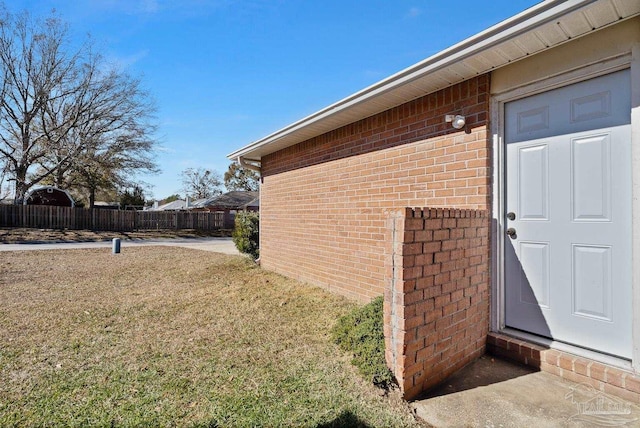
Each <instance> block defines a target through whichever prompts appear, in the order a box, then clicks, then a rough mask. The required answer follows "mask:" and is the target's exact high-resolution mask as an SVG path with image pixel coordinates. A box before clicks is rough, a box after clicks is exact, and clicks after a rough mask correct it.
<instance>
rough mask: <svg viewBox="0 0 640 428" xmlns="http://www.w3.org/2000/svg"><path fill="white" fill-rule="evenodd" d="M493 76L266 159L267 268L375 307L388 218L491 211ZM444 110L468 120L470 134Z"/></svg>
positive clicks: (263, 204) (264, 250)
mask: <svg viewBox="0 0 640 428" xmlns="http://www.w3.org/2000/svg"><path fill="white" fill-rule="evenodd" d="M488 89H489V78H488V75H483V76H479V77H477V78H474V79H470V80H468V81H465V82H462V83H459V84H456V85H454V86H452V87H449V88H447V89H444V90H441V91H439V92H436V93H434V94H430V95H427V96H424V97H422V98H419V99H417V100H414V101H411V102H409V103H406V104H403V105H401V106H399V107H396V108H393V109H391V110H388V111H385V112H383V113H380V114H377V115H374V116H372V117H369V118H367V119H363V120H360V121H358V122H355V123H353V124H350V125H347V126H345V127H342V128H339V129H337V130H335V131H331V132H329V133H327V134H324V135H321V136H319V137H316V138H313V139H311V140H308V141H305V142H302V143H300V144H298V145H296V146H293V147H290V148H287V149H283V150H281V151H278V152H276V153H273V154H271V155H268V156H265V157H263V159H262V176H263V183H262V187H261V201H260V203H261V206H260V210H261V235H260V237H261V248H260V255H261V263H262V266H264V267H265V268H266V269H270V270H273V271H276V272H279V273H282V274H284V275H287V276H289V277H293V278H296V279H299V280H302V281H305V282H309V283H313V284H316V285H320V286H323V287H325V288H327V289H330V290H333V291H337V292H339V293H341V294H344V295H347V296H350V297H354V298H357V299H360V300H363V301H367V300H369V299H370V298H372V297H375V296H379V295H381V294H382V293H383V291H384V278H385V277H384V271H385V268H384V260H385V251H387V248H386V247H385V245H386V244H385V234H386V218H385V212H386V211H389V210H393V209H398V208H403V207H406V206H432V207H451V206H455V207H458V208H472V209H477V208H479V209H487V208H488V206H489V194H490V193H489V190H490V189H489V184H490V177H489V175H490V170H489V166H490V159H489V156H490V154H489V153H490V150H489V147H490V146H489V141H488V135H487V112H488V94H487V91H488ZM445 114H463V115H465V116H466V117H467V127H466V129H465V130H460V131H458V130H455V129H452V128H451V125H450V124H447V123H445V122H444V115H445Z"/></svg>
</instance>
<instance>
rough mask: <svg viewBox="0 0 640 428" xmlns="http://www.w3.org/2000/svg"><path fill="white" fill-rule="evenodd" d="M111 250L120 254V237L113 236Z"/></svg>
mask: <svg viewBox="0 0 640 428" xmlns="http://www.w3.org/2000/svg"><path fill="white" fill-rule="evenodd" d="M111 252H112V253H113V254H120V238H113V247H112V250H111Z"/></svg>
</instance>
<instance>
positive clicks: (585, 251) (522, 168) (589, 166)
mask: <svg viewBox="0 0 640 428" xmlns="http://www.w3.org/2000/svg"><path fill="white" fill-rule="evenodd" d="M629 93H630V87H629V72H628V71H621V72H616V73H613V74H611V75H607V76H603V77H600V78H597V79H592V80H590V81H588V82H582V83H579V84H576V85H570V86H567V87H564V88H560V89H557V90H554V91H550V92H547V93H544V94H539V95H536V96H534V97H529V98H525V99H523V100H518V101H514V102H512V103H507V104H506V105H505V129H506V130H505V139H506V141H505V143H506V180H505V181H506V195H505V197H506V201H505V207H506V212H511V213H513V214H515V219H513V220H510V219H509V218H505V225H506V228H511V229H512V231H510V232H513V233H511V235H509V236H505V254H504V261H505V321H506V325H507V326H509V327H513V328H517V329H520V330H524V331H527V332H531V333H534V334H538V335H541V336H545V337H549V338H552V339H554V340H557V341H562V342H566V343H570V344H574V345H577V346H581V347H585V348H589V349H594V350H597V351H601V352H605V353H608V354H612V355H616V356H621V357H624V358H630V357H631V327H632V326H631V159H630V157H631V156H630V154H631V126H630V125H629V123H630V111H631V107H630V99H629V98H630V96H629ZM621 105H622V107H620V106H621ZM625 106H626V107H625ZM625 112H626V113H625ZM534 137H537V138H534ZM505 214H506V213H505Z"/></svg>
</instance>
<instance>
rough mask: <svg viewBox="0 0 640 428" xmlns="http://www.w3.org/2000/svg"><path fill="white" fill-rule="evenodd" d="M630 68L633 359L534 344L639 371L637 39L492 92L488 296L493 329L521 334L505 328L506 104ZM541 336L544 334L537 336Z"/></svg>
mask: <svg viewBox="0 0 640 428" xmlns="http://www.w3.org/2000/svg"><path fill="white" fill-rule="evenodd" d="M626 68H630V69H631V73H630V74H631V92H632V94H631V97H632V100H631V106H632V111H631V127H632V137H631V139H632V141H631V145H632V159H633V163H632V181H633V185H632V195H633V196H632V197H633V205H632V219H633V220H632V222H633V224H632V236H633V238H632V239H633V242H632V253H633V255H632V260H633V272H632V293H633V308H632V312H633V326H634V327H633V333H632V334H633V336H632V347H633V353H632V360H631V363H630V362H629V361H628V360H624V359H617V358H613V357H611V356H608V355H605V354H598V353H595V352H593V351H588V350H586V349H583V348H579V347H576V346H571V345H565V344H558V342H553V341H549V340H548V339H547V340H539V341H538V343H540V344H545V345H546V346H551V347H553V348H558V349H560V348H562V350H565V351H568V352H572V353H574V354H577V355H581V356H584V357H586V358H590V359H595V360H600V361H602V362H605V363H607V364H614V365H616V366H619V367H623V368H626V369H629V368H630V365H631V367H632V368H633V370H634V371H635V372H636V373H640V44H636V45H635V46H634V48H633V51H632V53H631V54H629V53H627V54H623V55H620V56H617V57H614V58H609V59H607V60H604V61H600V62H598V63H595V64H589V65H586V66H584V67H581V68H578V69H574V70H570V71H567V72H565V73H562V74H558V75H554V76H549V77H547V78H544V79H540V80H537V81H535V82H532V83H529V84H527V85H523V86H519V87H517V88H512V89H510V90H508V91H504V92H502V93H499V94H494V95H493V96H492V97H491V100H490V110H491V134H492V140H493V168H492V169H493V187H492V194H493V195H494V197H493V206H492V211H493V222H492V234H491V236H492V252H493V255H494V257H492V262H491V263H492V265H491V269H492V272H493V273H494V274H493V275H492V293H491V295H492V298H491V330H492V331H498V332H502V331H503V332H505V333H508V334H510V335H516V336H517V335H519V334H518V332H517V331H514V330H510V329H505V320H504V314H505V306H504V305H505V299H504V286H505V280H504V243H505V242H504V239H505V238H504V236H505V233H504V230H505V229H504V228H505V225H504V199H505V147H504V105H505V103H507V102H509V101H514V100H517V99H520V98H524V97H527V96H531V95H535V94H537V93H541V92H545V91H549V90H551V89H555V88H558V87H562V86H566V85H570V84H572V83H576V82H579V81H584V80H588V79H591V78H594V77H598V76H602V75H605V74H609V73H612V72H614V71H618V70H622V69H626ZM522 338H523V339H525V340H530V339H531V335H527V334H523V335H522ZM541 339H542V338H541Z"/></svg>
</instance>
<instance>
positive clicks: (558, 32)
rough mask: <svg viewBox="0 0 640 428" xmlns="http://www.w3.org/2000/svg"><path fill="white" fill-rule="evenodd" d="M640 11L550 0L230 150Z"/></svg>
mask: <svg viewBox="0 0 640 428" xmlns="http://www.w3.org/2000/svg"><path fill="white" fill-rule="evenodd" d="M639 14H640V1H629V0H548V1H544V2H542V3H539V4H537V5H535V6H533V7H531V8H529V9H527V10H525V11H524V12H522V13H519V14H517V15H515V16H513V17H511V18H509V19H507V20H505V21H502V22H500V23H498V24H496V25H494V26H492V27H490V28H488V29H487V30H485V31H482V32H481V33H478V34H476V35H475V36H472V37H470V38H468V39H466V40H464V41H462V42H460V43H458V44H456V45H453V46H451V47H450V48H448V49H445V50H443V51H441V52H439V53H437V54H435V55H433V56H431V57H429V58H427V59H425V60H424V61H421V62H419V63H417V64H415V65H412V66H411V67H408V68H406V69H404V70H402V71H400V72H398V73H396V74H394V75H392V76H389V77H388V78H386V79H383V80H381V81H379V82H377V83H375V84H373V85H371V86H369V87H367V88H365V89H363V90H361V91H359V92H356V93H355V94H353V95H350V96H348V97H346V98H344V99H342V100H340V101H338V102H336V103H334V104H331V105H330V106H328V107H326V108H324V109H322V110H320V111H318V112H316V113H313V114H311V115H309V116H307V117H305V118H303V119H301V120H299V121H297V122H294V123H292V124H290V125H288V126H286V127H284V128H282V129H280V130H279V131H276V132H274V133H272V134H270V135H267V136H266V137H264V138H262V139H260V140H257V141H254V142H253V143H251V144H249V145H247V146H245V147H243V148H241V149H239V150H236V151H234V152H233V153H230V154H229V155H228V156H227V157H228V158H229V159H231V160H237V159H241V158H243V159H245V160H250V161H251V160H254V161H259V160H260V159H261V158H262V156H265V155H268V154H270V153H274V152H276V151H278V150H282V149H284V148H287V147H290V146H293V145H295V144H298V143H300V142H302V141H305V140H308V139H310V138H313V137H316V136H318V135H322V134H324V133H326V132H329V131H332V130H334V129H337V128H340V127H341V126H345V125H348V124H350V123H353V122H355V121H358V120H360V119H364V118H366V117H369V116H372V115H374V114H376V113H380V112H382V111H385V110H388V109H390V108H393V107H396V106H398V105H401V104H404V103H406V102H409V101H411V100H414V99H416V98H419V97H422V96H424V95H427V94H430V93H433V92H435V91H438V90H440V89H443V88H446V87H449V86H451V85H453V84H455V83H458V82H462V81H464V80H467V79H470V78H472V77H475V76H478V75H481V74H484V73H487V72H490V71H492V70H495V69H497V68H500V67H503V66H505V65H507V64H510V63H513V62H515V61H518V60H520V59H522V58H526V57H528V56H531V55H534V54H536V53H539V52H542V51H545V50H548V49H551V48H553V47H555V46H558V45H561V44H563V43H566V42H567V41H569V40H572V39H576V38H579V37H582V36H585V35H587V34H589V33H592V32H595V31H597V30H599V29H602V28H604V27H607V26H609V25H612V24H614V23H616V22H619V21H621V20H624V19H628V18H632V17H634V16H636V15H639Z"/></svg>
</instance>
